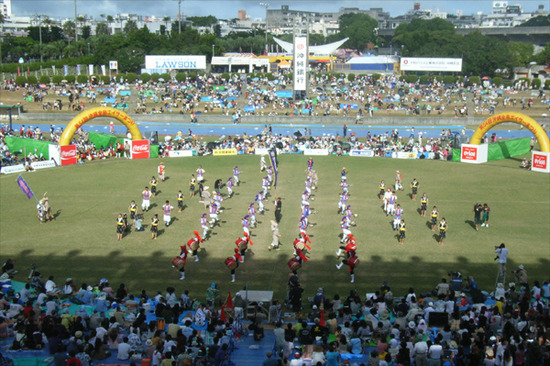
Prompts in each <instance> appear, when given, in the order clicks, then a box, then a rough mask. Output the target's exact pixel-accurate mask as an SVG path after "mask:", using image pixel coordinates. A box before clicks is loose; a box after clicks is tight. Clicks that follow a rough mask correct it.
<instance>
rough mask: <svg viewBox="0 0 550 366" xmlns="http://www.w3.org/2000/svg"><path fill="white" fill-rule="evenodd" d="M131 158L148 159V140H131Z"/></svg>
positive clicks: (149, 152) (149, 151) (149, 149)
mask: <svg viewBox="0 0 550 366" xmlns="http://www.w3.org/2000/svg"><path fill="white" fill-rule="evenodd" d="M131 156H132V159H149V157H150V156H151V148H150V146H149V140H132V154H131Z"/></svg>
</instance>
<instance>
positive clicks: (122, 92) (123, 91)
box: [120, 90, 132, 97]
mask: <svg viewBox="0 0 550 366" xmlns="http://www.w3.org/2000/svg"><path fill="white" fill-rule="evenodd" d="M120 95H121V96H123V97H125V96H128V95H132V92H131V91H130V90H121V91H120Z"/></svg>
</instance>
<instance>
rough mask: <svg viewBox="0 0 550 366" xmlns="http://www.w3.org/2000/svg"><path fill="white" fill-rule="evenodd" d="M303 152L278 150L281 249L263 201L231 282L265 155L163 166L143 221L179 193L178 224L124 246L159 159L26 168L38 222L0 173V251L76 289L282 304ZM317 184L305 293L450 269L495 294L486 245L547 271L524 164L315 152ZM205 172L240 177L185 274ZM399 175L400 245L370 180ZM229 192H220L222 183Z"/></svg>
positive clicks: (422, 279) (543, 200) (542, 227)
mask: <svg viewBox="0 0 550 366" xmlns="http://www.w3.org/2000/svg"><path fill="white" fill-rule="evenodd" d="M306 160H307V157H306V156H285V155H281V156H279V165H280V167H279V184H278V186H277V189H276V195H279V196H281V197H282V198H283V218H282V221H281V224H280V229H281V234H282V236H283V238H282V243H283V245H282V248H281V250H280V251H278V252H276V251H271V252H270V251H268V250H267V245H268V244H269V243H270V242H271V232H270V224H269V221H270V220H271V219H272V218H273V210H272V205H271V202H272V200H273V195H274V194H275V192H274V190H272V192H271V193H272V196H271V197H269V199H268V202H266V208H267V212H266V215H265V216H258V217H259V221H260V222H261V223H260V224H259V225H258V227H257V228H256V229H252V234H253V236H252V240H253V242H254V246H252V247H251V249H252V251H253V252H254V255H248V256H247V258H246V262H245V263H244V264H242V265H241V266H240V267H239V268H238V270H237V281H236V282H235V283H230V282H229V281H230V274H229V271H228V270H227V268H226V267H225V266H224V264H223V260H224V259H225V258H226V257H227V256H229V255H231V254H232V253H233V248H234V242H235V239H236V238H237V237H238V236H239V235H241V234H242V231H241V224H240V220H241V218H242V216H243V215H245V214H246V209H247V206H248V205H249V204H250V203H251V202H252V201H253V198H254V195H255V194H256V193H257V192H258V191H259V190H260V186H261V176H262V175H261V173H260V172H259V157H257V156H235V157H202V158H181V159H177V158H174V159H166V160H164V161H165V163H166V167H167V176H168V178H169V179H168V180H167V181H166V182H164V183H162V184H159V190H160V194H159V195H158V196H157V197H156V198H153V199H152V203H153V209H152V210H150V211H149V212H148V213H146V214H145V220H144V223H146V224H147V226H148V224H149V222H150V219H151V216H152V214H154V213H159V216H160V217H162V215H161V214H162V212H161V206H162V204H163V203H164V201H165V200H166V199H169V200H170V202H171V203H172V205H173V206H176V193H177V191H178V190H180V189H181V190H182V191H183V192H184V194H185V195H186V201H185V203H186V208H185V210H184V212H182V213H177V210H176V212H175V214H174V215H173V216H174V217H175V221H174V222H173V224H172V225H171V226H170V227H168V228H164V227H162V230H161V232H160V234H159V237H158V240H154V241H153V240H151V235H150V232H149V230H148V229H149V228H148V227H147V228H146V231H145V232H140V233H137V232H131V233H129V234H128V235H126V236H125V237H124V239H123V240H122V241H117V240H116V234H115V218H116V216H117V214H118V213H119V212H125V211H126V209H127V207H128V205H129V203H130V201H131V200H132V199H134V200H136V202H137V203H138V205H140V204H141V198H140V193H141V191H142V190H143V188H144V186H145V185H148V182H149V180H150V178H151V176H152V175H153V174H156V169H157V165H158V163H159V161H160V160H155V159H151V160H141V161H139V160H136V161H129V160H125V159H117V160H114V159H111V160H109V161H99V162H91V163H86V164H84V165H76V166H70V167H64V168H55V169H45V170H41V171H37V172H34V173H25V174H24V177H25V179H26V180H27V182H28V183H29V185H30V186H31V188H32V189H33V190H34V192H35V193H36V194H37V195H41V194H42V193H43V192H45V191H47V192H48V196H49V198H50V202H51V205H52V208H53V212H54V213H57V217H56V219H55V220H54V221H53V222H50V223H45V224H39V222H38V220H37V219H36V217H35V213H36V210H35V205H36V202H35V200H34V199H31V200H27V199H26V198H25V196H24V194H23V193H22V192H21V191H20V189H19V187H18V186H17V184H16V183H15V179H16V177H15V176H14V175H9V176H2V177H0V183H1V191H0V217H1V220H0V242H1V246H0V253H1V257H2V258H1V259H2V260H5V259H6V258H7V257H11V258H15V259H16V260H17V264H16V267H17V268H18V269H19V270H20V272H19V274H18V275H16V280H24V279H25V278H26V275H27V273H28V272H27V269H28V268H29V266H30V264H31V263H36V265H37V267H38V269H39V270H40V272H42V274H43V277H44V278H47V276H49V275H51V274H53V275H55V277H56V281H57V282H58V284H59V285H61V284H62V283H63V281H64V280H65V278H66V277H72V278H73V279H74V280H75V282H76V283H78V284H80V283H82V282H84V281H86V282H88V283H97V282H98V281H99V279H100V278H102V277H106V278H108V279H109V280H110V281H111V283H112V285H113V287H115V286H117V287H118V285H119V283H120V282H124V283H125V284H126V285H127V286H128V287H129V289H130V290H131V292H134V293H137V292H139V291H141V290H142V289H146V290H148V291H149V292H153V291H156V290H162V291H164V290H165V288H166V287H167V286H174V287H175V288H176V289H177V291H178V292H181V291H183V290H184V289H189V290H190V291H191V294H192V296H193V297H196V298H197V299H199V300H203V299H204V295H205V291H206V289H207V287H208V286H209V284H210V283H211V282H212V281H215V282H218V283H220V288H221V290H222V294H223V293H226V291H228V290H231V291H232V292H233V293H234V292H235V291H236V290H238V289H240V288H242V287H243V286H244V285H245V283H247V282H248V286H249V288H250V289H254V290H273V291H275V295H276V297H278V298H283V297H284V295H285V293H286V279H287V276H288V273H289V271H288V267H287V265H286V262H287V260H288V259H289V257H290V256H291V253H292V240H293V239H294V238H295V235H296V234H297V233H298V220H299V216H300V195H301V193H302V192H303V189H304V180H305V176H306V174H305V168H306ZM314 160H315V169H316V170H317V171H318V175H319V180H320V183H319V189H318V191H317V192H315V195H314V197H315V200H314V201H312V202H311V204H312V206H313V209H314V210H316V211H317V213H316V214H314V215H312V216H311V217H310V222H312V223H315V224H316V225H315V226H313V227H312V228H310V229H309V233H310V234H311V237H312V243H313V244H312V247H313V250H312V252H311V255H310V260H309V261H308V262H307V263H306V264H305V266H304V268H303V269H302V270H300V278H301V281H302V283H303V285H304V287H305V289H306V292H305V294H306V295H309V296H312V295H313V294H314V293H315V291H316V289H317V287H319V286H320V285H322V286H324V287H326V288H327V293H328V294H330V295H332V294H334V293H335V292H339V293H340V294H345V293H347V292H348V291H349V290H350V289H352V288H356V289H358V290H359V292H360V293H366V292H372V291H374V290H375V289H377V288H379V287H380V285H381V284H382V282H383V281H388V284H389V285H390V286H391V287H392V288H393V289H394V293H395V294H396V295H400V294H403V293H404V291H406V289H407V288H408V287H409V286H414V287H415V289H416V290H417V293H418V292H422V291H426V290H428V289H431V288H432V287H434V286H435V285H436V284H437V283H438V281H439V280H440V278H441V277H446V275H447V272H448V271H450V270H457V271H461V272H462V273H463V274H464V275H465V276H468V275H473V276H474V277H475V278H476V280H477V281H478V283H479V285H480V286H481V287H482V288H483V289H486V290H489V291H491V290H492V289H493V286H494V280H495V275H496V271H497V265H496V263H495V262H494V261H493V258H494V256H495V255H494V252H493V250H494V249H493V248H494V245H496V244H500V243H501V242H504V243H506V245H507V247H508V248H509V249H510V256H509V266H508V269H509V270H511V269H513V268H517V265H519V264H524V265H525V266H526V269H527V270H528V272H529V278H530V280H534V279H540V280H542V279H547V278H548V277H549V269H550V245H549V243H550V224H549V223H550V181H549V176H548V175H546V174H540V173H534V172H528V171H524V170H522V169H519V168H518V166H519V162H520V159H517V160H516V159H508V160H500V161H494V162H491V163H488V164H484V165H480V166H476V165H468V164H459V163H450V162H443V161H426V160H413V161H408V160H397V159H384V158H351V157H334V156H328V157H315V158H314ZM199 164H200V165H202V166H203V168H204V169H205V170H206V172H207V174H206V178H207V179H208V183H209V185H210V186H211V187H213V183H214V181H215V179H217V178H222V179H223V180H224V181H225V180H226V179H227V178H228V177H229V176H230V175H231V171H232V167H233V166H234V165H239V167H240V169H241V171H242V174H241V180H242V183H241V185H240V186H238V187H235V189H234V192H235V196H234V198H232V199H229V200H225V201H224V202H223V207H224V208H225V210H224V212H223V214H221V215H220V218H221V220H222V224H221V227H216V228H215V229H214V233H213V235H212V236H211V239H210V240H209V241H208V242H207V243H206V244H204V245H203V249H202V251H201V253H200V262H198V263H195V262H194V261H193V260H192V258H190V260H188V263H187V266H186V275H187V278H186V279H185V280H184V281H179V280H178V278H179V274H178V272H177V271H175V270H174V269H172V268H171V263H170V261H171V259H172V258H173V257H174V256H176V255H178V254H179V246H180V245H182V244H183V243H185V242H187V240H188V239H189V238H190V237H191V236H192V235H193V234H192V232H193V230H199V228H200V225H199V217H200V215H201V214H202V213H203V212H204V208H203V205H202V203H199V202H198V198H197V197H195V198H192V199H190V198H189V197H187V196H188V180H189V177H190V175H191V173H193V172H194V171H195V170H196V169H197V167H198V165H199ZM343 166H345V167H346V168H347V170H348V181H349V183H350V184H351V185H352V186H351V187H350V193H351V196H350V204H351V205H352V209H353V211H354V213H357V214H358V215H359V216H358V217H357V219H356V221H357V227H355V228H352V231H353V233H354V235H355V237H356V238H357V240H358V246H359V248H358V253H359V257H360V264H359V266H358V268H357V269H356V282H355V283H354V284H350V283H349V279H350V278H349V274H348V271H347V269H346V267H344V268H342V269H341V270H339V271H338V270H337V269H336V268H335V264H337V263H338V261H337V259H336V256H335V252H336V250H337V247H338V245H339V238H338V234H339V233H340V229H339V221H340V218H341V216H340V215H338V214H337V213H336V205H337V202H338V194H339V192H340V186H339V182H340V170H341V168H342V167H343ZM396 169H399V170H400V171H401V173H402V174H403V182H404V186H405V191H404V192H399V194H398V203H400V204H401V205H402V206H403V207H404V210H405V213H404V218H405V220H406V222H407V229H408V230H407V238H406V240H405V244H404V245H399V244H398V242H397V239H396V237H395V232H394V231H392V228H391V224H390V222H391V220H390V218H389V217H386V215H385V214H384V213H383V212H382V209H381V201H380V200H379V199H378V197H377V193H378V183H379V182H380V180H381V179H384V180H385V181H386V183H392V182H393V178H394V175H395V170H396ZM415 177H416V178H417V179H418V181H419V182H420V188H419V195H418V197H417V201H416V202H415V201H412V200H411V198H410V197H409V194H410V189H409V188H408V184H409V182H410V181H411V180H412V179H413V178H415ZM424 192H426V193H427V194H428V197H429V199H430V202H429V208H430V207H431V206H432V205H434V204H435V205H437V207H438V208H439V211H440V214H441V215H442V216H444V217H446V219H447V222H448V224H449V229H448V235H447V239H446V241H445V245H444V246H440V245H439V244H438V240H437V237H435V236H434V233H433V232H431V230H430V228H429V227H428V225H427V218H423V217H421V216H420V215H419V212H418V211H417V209H418V207H419V198H420V196H421V195H422V193H424ZM224 193H225V190H224ZM476 202H479V203H488V204H489V206H490V207H491V225H490V228H488V229H487V228H481V229H480V231H478V232H476V231H475V229H474V228H473V226H472V225H473V223H472V220H473V213H472V208H473V205H474V203H476Z"/></svg>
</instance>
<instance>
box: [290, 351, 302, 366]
mask: <svg viewBox="0 0 550 366" xmlns="http://www.w3.org/2000/svg"><path fill="white" fill-rule="evenodd" d="M303 364H304V361H303V360H302V359H301V358H300V354H299V353H298V352H296V353H295V354H294V359H293V360H292V361H290V364H289V366H302V365H303Z"/></svg>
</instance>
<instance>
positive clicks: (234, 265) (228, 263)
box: [225, 257, 239, 270]
mask: <svg viewBox="0 0 550 366" xmlns="http://www.w3.org/2000/svg"><path fill="white" fill-rule="evenodd" d="M225 265H226V266H227V268H229V269H230V270H234V269H235V268H237V267H238V266H239V263H238V262H237V261H236V260H235V258H233V257H227V258H226V259H225Z"/></svg>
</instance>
